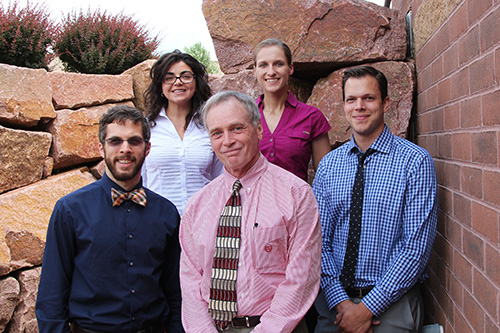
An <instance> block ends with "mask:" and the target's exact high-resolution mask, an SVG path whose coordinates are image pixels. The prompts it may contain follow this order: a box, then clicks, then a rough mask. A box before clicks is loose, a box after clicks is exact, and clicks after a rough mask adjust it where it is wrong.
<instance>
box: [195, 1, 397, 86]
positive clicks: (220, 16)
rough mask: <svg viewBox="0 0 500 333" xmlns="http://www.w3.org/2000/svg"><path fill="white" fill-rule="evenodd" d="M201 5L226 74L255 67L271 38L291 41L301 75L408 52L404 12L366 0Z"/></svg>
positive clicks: (206, 3) (210, 2) (394, 58)
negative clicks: (260, 47) (257, 50)
mask: <svg viewBox="0 0 500 333" xmlns="http://www.w3.org/2000/svg"><path fill="white" fill-rule="evenodd" d="M202 9H203V14H204V15H205V19H206V21H207V25H208V29H209V31H210V35H211V36H212V40H213V42H214V47H215V51H216V54H217V58H218V60H219V65H220V68H221V70H222V71H223V72H224V73H237V72H240V71H242V70H244V69H248V68H250V67H252V64H253V54H252V52H253V49H254V47H255V46H256V45H257V44H258V43H259V42H260V41H261V40H263V39H266V38H270V37H274V38H278V39H281V40H283V41H284V42H285V43H287V44H288V45H289V46H290V48H291V50H292V53H293V58H294V59H293V60H294V63H295V70H296V76H297V77H299V78H308V77H321V76H322V74H323V73H324V72H331V71H332V70H333V69H335V68H339V67H342V66H345V65H348V64H352V63H356V62H362V61H367V60H370V61H380V60H403V59H404V58H405V56H406V25H405V20H404V16H403V15H401V14H400V13H399V12H398V11H393V10H391V9H388V8H385V7H380V6H377V5H374V4H372V3H369V2H365V1H360V0H311V1H303V0H294V1H280V0H269V1H244V2H241V1H239V0H224V1H223V0H204V1H203V5H202Z"/></svg>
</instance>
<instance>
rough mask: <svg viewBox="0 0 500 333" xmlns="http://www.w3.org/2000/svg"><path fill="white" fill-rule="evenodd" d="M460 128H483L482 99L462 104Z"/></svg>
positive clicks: (473, 99)
mask: <svg viewBox="0 0 500 333" xmlns="http://www.w3.org/2000/svg"><path fill="white" fill-rule="evenodd" d="M460 126H461V127H462V128H464V129H465V128H474V127H479V126H481V97H474V98H470V99H467V100H465V101H463V102H460Z"/></svg>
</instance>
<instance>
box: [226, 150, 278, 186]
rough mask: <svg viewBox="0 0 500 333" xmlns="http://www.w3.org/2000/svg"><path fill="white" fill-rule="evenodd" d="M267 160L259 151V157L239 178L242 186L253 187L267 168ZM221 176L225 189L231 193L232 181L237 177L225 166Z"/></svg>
mask: <svg viewBox="0 0 500 333" xmlns="http://www.w3.org/2000/svg"><path fill="white" fill-rule="evenodd" d="M268 164H269V162H268V161H267V159H266V158H265V157H264V155H262V153H260V152H259V159H258V160H257V162H255V164H254V165H252V167H251V168H250V169H248V171H247V173H246V174H245V175H244V176H243V177H241V178H239V180H240V182H241V187H242V188H253V187H255V184H256V183H257V182H258V181H259V179H260V177H262V174H263V173H264V172H265V171H266V170H267V166H268ZM222 177H223V180H224V187H225V188H226V189H227V191H228V192H229V193H231V191H232V189H233V184H234V182H235V181H236V180H237V179H238V178H236V177H235V176H233V175H232V174H230V173H229V172H228V171H227V170H226V168H224V172H223V173H222Z"/></svg>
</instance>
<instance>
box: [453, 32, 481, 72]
mask: <svg viewBox="0 0 500 333" xmlns="http://www.w3.org/2000/svg"><path fill="white" fill-rule="evenodd" d="M479 53H480V48H479V28H478V27H477V26H476V27H474V28H473V29H472V30H470V31H469V32H468V33H467V34H465V35H464V37H463V38H462V39H461V40H460V41H459V55H458V59H459V64H460V66H462V65H463V64H465V63H467V62H469V61H471V60H472V59H474V58H476V57H477V56H478V55H479Z"/></svg>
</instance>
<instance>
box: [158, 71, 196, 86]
mask: <svg viewBox="0 0 500 333" xmlns="http://www.w3.org/2000/svg"><path fill="white" fill-rule="evenodd" d="M195 77H196V75H194V74H193V73H191V72H182V73H181V76H175V75H174V74H172V73H167V74H166V75H165V77H164V78H163V83H166V84H174V83H175V81H177V79H179V80H180V81H181V82H182V83H184V84H187V83H191V82H193V80H194V78H195Z"/></svg>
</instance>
